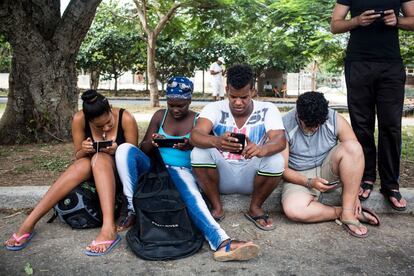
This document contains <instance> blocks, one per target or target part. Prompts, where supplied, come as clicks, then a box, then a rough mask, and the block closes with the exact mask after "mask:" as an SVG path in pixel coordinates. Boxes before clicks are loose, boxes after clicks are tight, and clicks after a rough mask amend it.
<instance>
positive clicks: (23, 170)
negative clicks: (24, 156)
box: [11, 165, 35, 174]
mask: <svg viewBox="0 0 414 276" xmlns="http://www.w3.org/2000/svg"><path fill="white" fill-rule="evenodd" d="M34 169H35V168H34V167H33V166H32V165H20V166H16V167H15V168H14V169H13V171H11V173H12V174H27V173H30V172H32V171H33V170H34Z"/></svg>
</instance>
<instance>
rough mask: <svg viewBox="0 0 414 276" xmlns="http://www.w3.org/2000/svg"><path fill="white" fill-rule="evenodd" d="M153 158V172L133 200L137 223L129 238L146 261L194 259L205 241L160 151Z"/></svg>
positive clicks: (129, 243) (140, 180) (138, 254)
mask: <svg viewBox="0 0 414 276" xmlns="http://www.w3.org/2000/svg"><path fill="white" fill-rule="evenodd" d="M150 155H151V162H152V167H151V170H150V171H149V172H148V173H145V174H143V175H142V176H141V177H140V178H139V181H138V190H137V191H136V192H135V194H134V198H133V204H134V208H135V212H136V215H137V221H136V224H135V225H134V226H133V228H132V229H130V230H129V231H128V233H127V235H126V239H127V242H128V245H129V247H130V248H131V250H132V251H133V252H134V253H135V254H136V255H137V256H138V257H140V258H142V259H145V260H174V259H180V258H185V257H188V256H191V255H193V254H195V253H196V252H197V251H198V250H200V249H201V247H202V246H203V242H204V237H203V236H202V234H201V233H200V231H199V230H198V229H197V228H196V227H195V226H194V225H193V223H192V222H191V220H190V218H189V215H188V212H187V208H186V206H185V204H184V202H183V201H182V200H181V197H180V194H179V192H178V191H177V190H176V188H175V185H174V183H173V181H172V179H171V177H170V175H169V174H168V170H167V169H166V167H165V165H164V162H163V161H162V158H161V156H160V153H159V151H158V149H156V148H155V149H154V150H153V151H152V152H151V154H150Z"/></svg>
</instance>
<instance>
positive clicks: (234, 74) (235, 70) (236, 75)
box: [227, 64, 253, 89]
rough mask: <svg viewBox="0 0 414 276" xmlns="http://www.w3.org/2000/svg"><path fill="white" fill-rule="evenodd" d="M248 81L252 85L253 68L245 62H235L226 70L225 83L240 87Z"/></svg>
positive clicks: (236, 87)
mask: <svg viewBox="0 0 414 276" xmlns="http://www.w3.org/2000/svg"><path fill="white" fill-rule="evenodd" d="M249 83H250V88H252V87H253V70H252V68H251V67H250V66H249V65H247V64H235V65H233V66H231V67H230V68H229V69H228V70H227V85H231V86H232V87H233V88H235V89H242V88H243V87H245V86H246V85H247V84H249Z"/></svg>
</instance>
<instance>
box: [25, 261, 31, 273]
mask: <svg viewBox="0 0 414 276" xmlns="http://www.w3.org/2000/svg"><path fill="white" fill-rule="evenodd" d="M24 272H26V274H27V275H33V268H32V266H31V265H30V263H26V265H25V266H24Z"/></svg>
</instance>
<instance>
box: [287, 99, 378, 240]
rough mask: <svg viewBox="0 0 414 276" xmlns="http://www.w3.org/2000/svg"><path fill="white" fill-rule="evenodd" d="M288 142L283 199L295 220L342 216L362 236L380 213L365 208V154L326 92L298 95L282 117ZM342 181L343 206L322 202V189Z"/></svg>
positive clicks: (316, 219)
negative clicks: (362, 189)
mask: <svg viewBox="0 0 414 276" xmlns="http://www.w3.org/2000/svg"><path fill="white" fill-rule="evenodd" d="M283 124H284V126H285V133H286V139H287V141H288V146H287V147H286V149H285V150H284V152H283V153H282V154H283V156H284V158H285V171H284V174H283V180H284V183H283V185H284V186H283V193H282V205H283V210H284V212H285V214H286V216H287V217H288V218H290V219H292V220H295V221H301V222H320V221H329V220H335V219H339V220H340V221H342V225H343V226H344V228H345V229H346V230H347V231H348V232H349V233H350V234H351V235H353V236H355V237H359V238H364V237H366V236H367V233H368V229H367V228H366V227H365V226H363V225H362V224H361V222H366V223H369V224H371V225H379V218H378V216H377V215H376V214H375V213H374V212H373V211H371V210H369V209H367V208H361V204H360V202H359V199H358V192H359V185H360V183H361V178H362V174H363V171H364V154H363V152H362V148H361V145H360V144H359V143H358V140H357V138H356V137H355V134H354V132H353V130H352V128H351V126H350V125H349V123H348V122H347V121H346V120H345V119H344V118H343V117H342V116H340V115H339V114H337V113H336V112H335V111H334V110H332V109H329V108H328V102H327V101H326V99H325V98H324V96H323V94H322V93H318V92H307V93H304V94H302V95H301V96H299V98H298V100H297V102H296V108H295V109H293V110H291V111H290V112H288V113H287V114H286V115H285V116H284V117H283ZM340 184H342V188H343V192H342V206H328V205H324V204H322V203H320V202H318V200H317V199H318V198H319V195H320V194H321V193H323V192H327V191H330V190H333V189H335V188H337V187H338V186H339V185H340Z"/></svg>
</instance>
